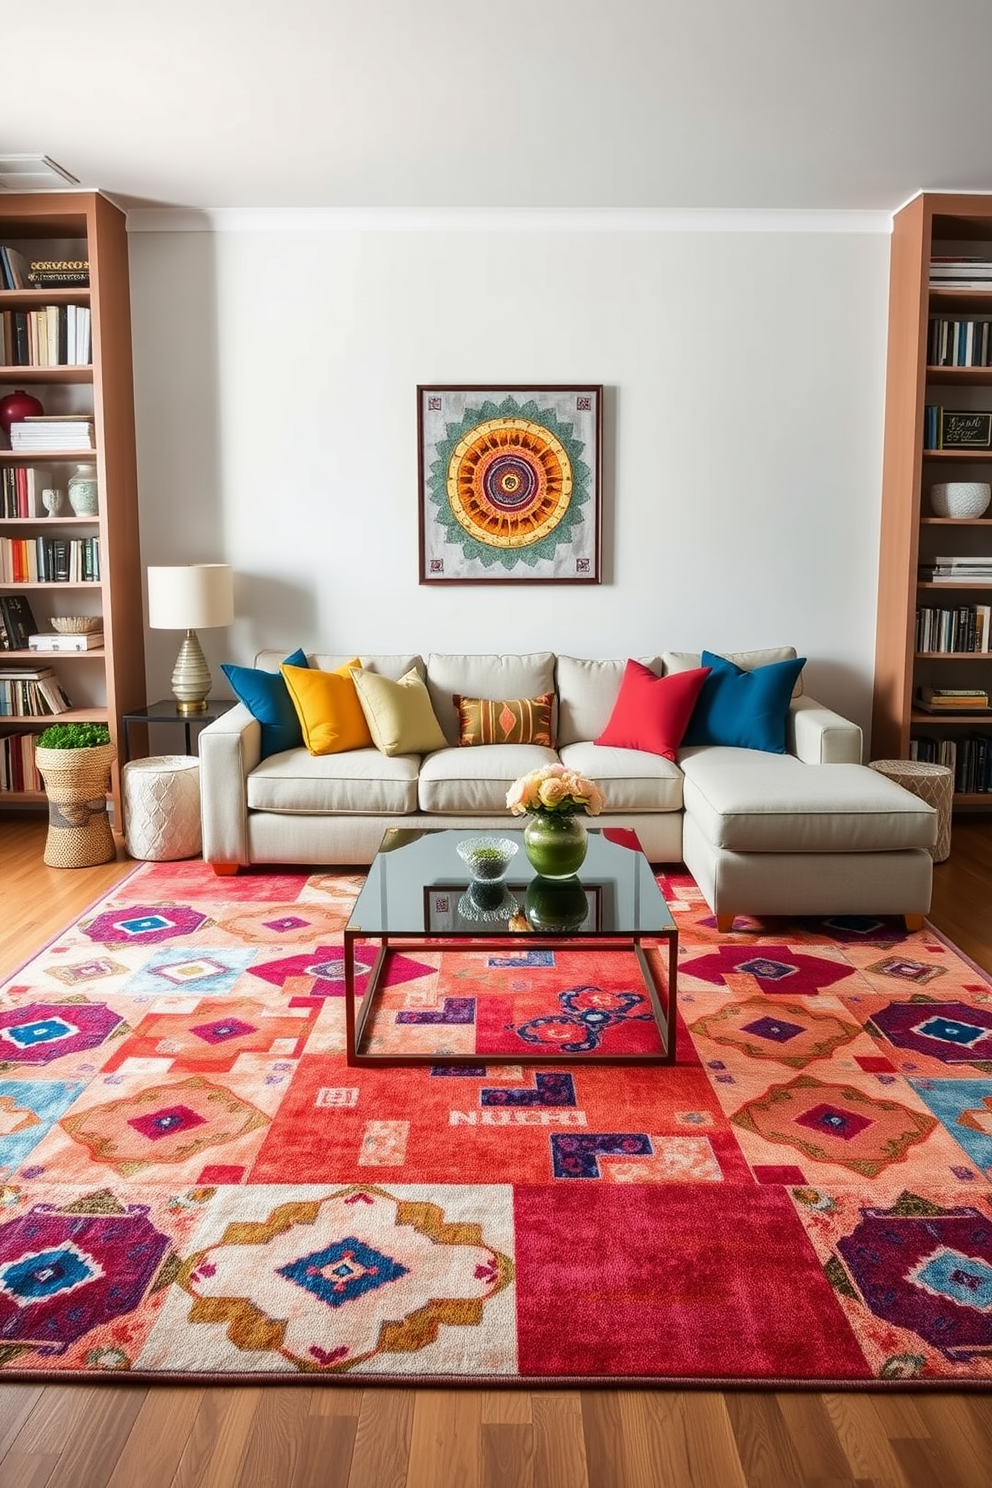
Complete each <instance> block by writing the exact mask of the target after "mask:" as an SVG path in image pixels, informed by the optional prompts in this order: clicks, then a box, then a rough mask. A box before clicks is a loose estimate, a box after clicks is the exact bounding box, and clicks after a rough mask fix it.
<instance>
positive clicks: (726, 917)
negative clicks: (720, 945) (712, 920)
mask: <svg viewBox="0 0 992 1488" xmlns="http://www.w3.org/2000/svg"><path fill="white" fill-rule="evenodd" d="M736 918H737V916H736V915H732V914H718V915H717V917H716V928H717V929H718V930H719V932H720V934H721V935H729V934H730V932H731V930H733V928H734V920H735V919H736Z"/></svg>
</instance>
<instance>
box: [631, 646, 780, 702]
mask: <svg viewBox="0 0 992 1488" xmlns="http://www.w3.org/2000/svg"><path fill="white" fill-rule="evenodd" d="M706 649H707V650H708V651H711V652H712V653H713V655H714V656H722V657H723V659H724V661H732V662H733V663H734V665H735V666H739V667H740V668H741V670H742V671H745V672H753V671H754V669H755V667H763V666H771V664H772V662H774V661H794V660H795V658H796V657H797V656H798V654H799V653H798V652H797V650H796V648H795V646H766V647H765V648H764V649H763V650H760V651H717V650H715V649H714V648H713V647H712V646H708V647H707V648H706ZM701 656H702V652H701V651H663V652H662V653H661V660H662V663H663V665H664V668H665V671H666V672H691V671H692V670H693V669H694V668H695V667H698V666H702V661H701V659H700V658H701ZM802 691H803V674H802V672H800V673H799V676H798V677H797V678H796V685H795V687H794V688H793V689H792V696H793V697H801V695H802Z"/></svg>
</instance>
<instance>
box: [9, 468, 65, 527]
mask: <svg viewBox="0 0 992 1488" xmlns="http://www.w3.org/2000/svg"><path fill="white" fill-rule="evenodd" d="M55 481H56V477H55V476H54V475H53V474H52V471H51V470H50V469H46V468H45V467H43V466H40V465H5V466H4V468H3V470H0V517H44V516H46V515H47V513H46V512H45V508H44V506H43V505H42V501H41V493H42V491H44V490H45V489H46V487H49V486H53V485H55Z"/></svg>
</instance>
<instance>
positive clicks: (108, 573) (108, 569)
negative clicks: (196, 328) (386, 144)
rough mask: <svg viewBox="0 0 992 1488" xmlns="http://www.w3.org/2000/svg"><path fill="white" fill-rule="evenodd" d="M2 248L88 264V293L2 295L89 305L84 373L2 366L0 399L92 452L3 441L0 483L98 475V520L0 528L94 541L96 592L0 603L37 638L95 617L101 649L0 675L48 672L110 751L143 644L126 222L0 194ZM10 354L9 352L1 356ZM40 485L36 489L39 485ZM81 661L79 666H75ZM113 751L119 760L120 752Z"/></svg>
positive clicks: (2, 721) (2, 306)
mask: <svg viewBox="0 0 992 1488" xmlns="http://www.w3.org/2000/svg"><path fill="white" fill-rule="evenodd" d="M0 244H5V245H7V246H9V247H12V248H14V249H16V250H18V251H19V252H20V253H21V254H22V255H23V256H24V257H25V258H26V259H28V260H30V259H31V258H43V259H58V258H69V259H88V260H89V265H90V285H89V288H85V287H81V288H80V287H74V286H71V285H67V286H64V287H62V286H60V287H58V288H40V289H34V288H31V289H4V290H0V312H5V311H8V310H10V311H20V310H36V309H38V308H39V307H41V306H44V305H59V306H62V305H66V306H68V305H77V306H88V307H89V311H90V321H91V333H92V344H93V349H94V360H93V362H92V363H91V364H88V365H83V366H66V365H57V366H34V365H28V366H10V365H0V397H3V396H5V395H6V394H7V393H9V392H12V391H14V390H15V389H17V388H21V387H23V388H25V389H28V390H29V391H31V392H32V393H33V394H34V396H35V397H37V398H38V399H40V401H41V403H42V405H43V407H44V410H45V413H46V414H49V415H57V414H65V415H66V416H67V417H72V416H85V417H87V418H89V419H91V420H92V422H93V433H94V445H95V448H93V449H81V450H64V449H63V450H44V451H42V450H38V451H31V452H30V453H29V452H27V451H23V450H12V449H10V448H8V447H6V446H7V444H8V441H7V440H6V439H4V438H3V437H2V436H0V444H2V445H3V446H4V447H3V448H0V476H4V477H5V478H9V471H10V470H11V469H16V468H18V467H25V468H33V469H34V470H35V472H36V475H35V480H34V485H35V486H36V487H38V488H40V486H41V484H46V485H53V486H57V487H60V488H61V489H62V490H65V489H66V482H67V481H68V478H69V476H70V474H71V473H72V466H74V465H78V464H88V465H94V466H95V467H96V477H97V487H98V491H99V511H98V512H97V513H95V514H94V515H92V516H75V515H68V516H65V517H50V516H48V515H47V514H46V513H45V512H43V511H40V510H39V509H38V506H37V503H34V504H29V505H28V507H27V509H26V510H25V509H23V508H22V509H21V510H20V512H19V514H18V515H17V516H12V515H8V516H6V517H3V518H0V532H2V534H3V536H4V538H5V539H7V538H9V539H12V540H16V539H22V538H26V539H29V540H30V539H33V538H35V537H45V536H49V537H51V536H58V535H59V534H60V533H61V534H62V535H63V536H64V537H66V538H67V539H72V540H73V541H74V542H78V541H79V540H80V539H86V538H87V537H89V536H90V535H92V536H93V537H96V538H98V539H99V554H100V573H101V578H100V580H99V581H97V582H92V581H73V582H67V581H58V582H51V581H49V582H36V583H20V584H15V583H7V582H4V583H0V597H4V598H5V597H6V596H8V595H21V596H24V598H25V599H26V600H27V602H28V604H29V605H30V608H31V612H32V614H33V616H34V619H35V621H36V628H37V629H38V630H46V629H48V628H49V626H48V622H49V621H50V619H51V617H52V616H53V615H54V616H58V615H61V614H83V615H96V614H99V615H102V617H103V621H104V633H105V638H104V644H103V646H102V647H99V648H94V649H93V650H91V651H71V652H70V651H61V652H54V651H28V650H26V649H25V648H24V647H23V645H22V646H20V647H18V649H16V650H6V651H0V669H2V668H3V667H4V666H11V667H14V666H20V667H24V666H25V665H29V666H35V667H51V668H52V669H53V670H54V671H55V673H56V676H57V677H58V679H59V682H60V683H61V684H62V686H63V687H64V689H65V690H66V692H67V693H68V694H69V696H70V698H71V699H72V701H73V704H74V706H73V707H72V708H71V709H70V710H69V711H68V712H65V713H60V714H58V715H57V716H58V718H59V719H60V720H66V721H78V722H95V723H103V722H105V723H107V724H108V725H109V728H110V732H111V737H112V738H113V740H114V741H115V743H118V745H119V741H120V739H121V736H122V718H123V715H124V714H125V713H129V712H133V711H134V709H135V708H138V707H141V706H143V704H144V701H145V696H146V691H145V677H144V636H143V630H142V626H141V624H140V616H141V613H142V597H141V564H140V551H139V542H138V518H137V461H136V456H135V433H134V392H133V375H132V358H131V309H130V286H129V280H128V246H127V227H126V219H125V216H124V213H123V212H122V211H121V210H120V209H119V208H118V207H116V206H115V205H114V204H113V203H112V202H111V201H109V200H108V199H107V198H106V197H105V196H102V195H101V194H100V193H99V192H94V191H78V192H76V191H71V192H56V193H51V194H46V193H31V194H17V193H11V194H0ZM60 319H61V317H60ZM8 354H9V353H8ZM42 478H43V479H42ZM81 661H86V662H87V663H89V664H88V665H87V666H85V667H82V666H80V665H78V663H79V662H81ZM50 722H52V715H50V714H48V715H45V716H38V717H30V718H21V717H16V716H13V717H12V716H9V715H7V716H3V717H0V735H4V736H9V735H11V734H21V735H23V734H37V733H39V732H40V731H41V730H42V729H43V728H45V727H46V726H47V724H49V723H50ZM118 753H120V751H119V750H118ZM112 796H113V803H114V810H115V819H116V820H117V821H118V822H120V821H121V820H122V816H121V809H120V808H121V801H120V774H119V766H118V767H117V768H115V770H114V772H113V781H112ZM44 802H45V796H44V794H39V793H38V792H36V791H33V790H19V791H11V790H0V806H8V807H9V806H38V805H42V804H44Z"/></svg>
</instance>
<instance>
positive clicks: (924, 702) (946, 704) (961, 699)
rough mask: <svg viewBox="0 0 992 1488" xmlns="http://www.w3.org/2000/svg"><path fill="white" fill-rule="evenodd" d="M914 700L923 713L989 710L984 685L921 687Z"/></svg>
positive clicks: (979, 711)
mask: <svg viewBox="0 0 992 1488" xmlns="http://www.w3.org/2000/svg"><path fill="white" fill-rule="evenodd" d="M916 701H917V705H918V707H920V708H922V709H923V711H924V713H987V712H988V711H989V695H988V692H987V691H986V689H985V688H984V687H921V688H920V690H919V693H918V694H917V698H916Z"/></svg>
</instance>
